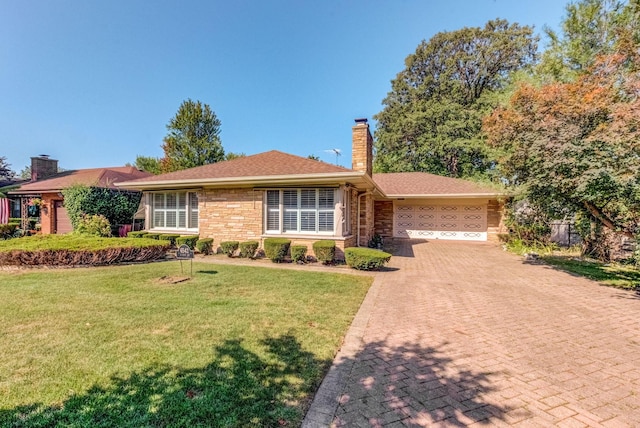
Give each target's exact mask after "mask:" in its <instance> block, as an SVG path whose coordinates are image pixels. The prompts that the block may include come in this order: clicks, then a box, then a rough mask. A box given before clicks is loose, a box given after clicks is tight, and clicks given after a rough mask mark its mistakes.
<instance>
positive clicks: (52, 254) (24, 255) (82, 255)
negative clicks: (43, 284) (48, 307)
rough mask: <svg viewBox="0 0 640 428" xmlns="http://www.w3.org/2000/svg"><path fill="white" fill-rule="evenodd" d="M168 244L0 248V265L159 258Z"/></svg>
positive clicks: (102, 262)
mask: <svg viewBox="0 0 640 428" xmlns="http://www.w3.org/2000/svg"><path fill="white" fill-rule="evenodd" d="M167 249H168V245H167V244H158V245H150V246H144V247H128V248H106V249H100V250H60V249H56V250H34V251H22V250H12V251H2V252H0V265H11V266H36V265H45V266H83V265H90V266H97V265H98V266H99V265H111V264H117V263H132V262H149V261H153V260H158V259H162V258H164V257H165V254H166V252H167Z"/></svg>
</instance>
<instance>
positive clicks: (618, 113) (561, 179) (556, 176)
mask: <svg viewBox="0 0 640 428" xmlns="http://www.w3.org/2000/svg"><path fill="white" fill-rule="evenodd" d="M634 64H638V58H637V57H630V56H627V55H621V54H612V55H607V56H604V57H600V58H599V59H597V60H596V62H595V63H594V64H593V65H592V66H591V67H590V68H589V72H588V73H585V74H582V75H580V76H579V77H578V78H577V79H576V80H575V81H574V82H570V83H554V84H549V85H545V86H541V87H536V86H533V85H528V84H525V85H522V86H521V87H520V88H519V89H518V90H517V91H516V92H515V94H514V95H513V97H512V99H511V101H510V103H509V105H508V106H506V107H504V108H499V109H497V110H496V111H494V113H493V114H492V115H490V116H489V117H488V118H486V119H485V121H484V124H483V129H484V131H485V133H486V135H487V137H488V141H489V143H490V144H492V145H493V146H496V147H499V148H501V149H503V150H504V152H505V153H506V154H505V156H504V157H503V159H501V161H500V165H501V169H502V172H503V175H504V177H505V178H506V179H507V180H508V181H509V182H510V183H511V184H512V185H522V186H523V187H524V188H525V191H526V194H527V196H528V197H529V198H530V200H532V201H535V202H538V203H539V204H545V203H547V202H554V203H556V204H557V203H558V202H559V203H560V204H561V205H564V206H565V207H567V206H568V207H572V208H573V210H574V211H575V212H580V211H582V212H584V213H585V214H586V215H588V216H590V217H591V218H592V219H594V220H595V221H596V222H598V223H599V224H600V225H601V226H603V227H604V228H607V229H609V230H613V231H619V232H622V233H624V234H625V235H626V236H630V237H631V236H634V235H635V234H636V233H637V232H638V227H639V225H640V73H639V72H638V70H637V69H635V68H633V65H634Z"/></svg>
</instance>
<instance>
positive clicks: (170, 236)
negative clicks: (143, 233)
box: [158, 233, 180, 247]
mask: <svg viewBox="0 0 640 428" xmlns="http://www.w3.org/2000/svg"><path fill="white" fill-rule="evenodd" d="M179 237H180V235H177V234H174V233H161V234H160V235H158V239H159V240H161V241H169V242H171V246H172V247H175V246H176V239H178V238H179Z"/></svg>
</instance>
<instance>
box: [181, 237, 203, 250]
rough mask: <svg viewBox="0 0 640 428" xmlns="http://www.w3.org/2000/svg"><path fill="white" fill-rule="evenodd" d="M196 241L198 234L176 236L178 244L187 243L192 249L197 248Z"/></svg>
mask: <svg viewBox="0 0 640 428" xmlns="http://www.w3.org/2000/svg"><path fill="white" fill-rule="evenodd" d="M196 242H198V235H188V236H180V237H178V238H176V246H178V247H179V246H181V245H186V246H188V247H189V248H191V249H192V250H193V249H194V248H196Z"/></svg>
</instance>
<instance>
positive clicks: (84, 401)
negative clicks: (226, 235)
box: [0, 335, 329, 427]
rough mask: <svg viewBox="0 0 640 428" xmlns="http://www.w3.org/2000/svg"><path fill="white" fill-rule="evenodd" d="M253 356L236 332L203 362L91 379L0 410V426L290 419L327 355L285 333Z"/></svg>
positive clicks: (274, 422) (275, 422) (272, 422)
mask: <svg viewBox="0 0 640 428" xmlns="http://www.w3.org/2000/svg"><path fill="white" fill-rule="evenodd" d="M261 344H262V345H263V346H264V347H265V349H266V351H267V355H266V356H264V357H260V356H258V355H257V354H255V353H254V352H251V351H249V350H247V349H245V348H244V347H243V345H242V343H241V341H238V340H229V341H226V342H225V343H224V344H222V345H221V346H219V347H217V348H215V355H216V357H215V358H214V360H213V361H212V362H211V363H209V364H208V365H207V366H205V367H202V368H196V369H183V368H179V367H178V368H176V367H168V366H159V367H149V368H148V369H146V370H144V371H142V372H136V373H133V374H131V375H130V376H128V377H126V378H120V377H114V378H112V379H111V381H110V384H109V385H108V386H106V387H103V386H93V387H91V388H90V389H89V390H88V391H86V392H85V393H82V394H77V395H73V396H71V397H69V398H67V399H66V400H65V401H64V402H63V403H62V404H61V405H60V406H55V405H53V406H52V405H45V404H42V403H34V404H31V405H26V406H20V407H17V408H14V409H9V410H0V426H9V427H36V426H37V427H54V426H66V427H88V426H91V427H114V426H118V427H140V426H171V427H181V426H182V427H192V426H210V427H217V426H220V427H222V426H224V427H230V426H250V425H251V426H269V427H273V426H276V427H277V426H282V425H288V426H296V425H299V423H300V420H301V419H302V416H303V414H302V412H303V411H304V410H305V409H306V406H307V401H306V400H307V399H308V396H309V394H311V393H312V392H313V391H314V390H315V388H316V386H317V384H318V383H319V382H320V380H321V376H322V373H323V372H324V370H325V369H326V367H327V366H328V364H329V362H328V361H320V360H317V359H316V358H315V357H314V355H313V354H311V353H309V352H306V351H304V350H302V348H301V347H300V344H299V343H298V341H297V340H296V339H295V337H293V336H291V335H285V336H281V337H277V338H267V339H265V340H263V341H262V343H261Z"/></svg>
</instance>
